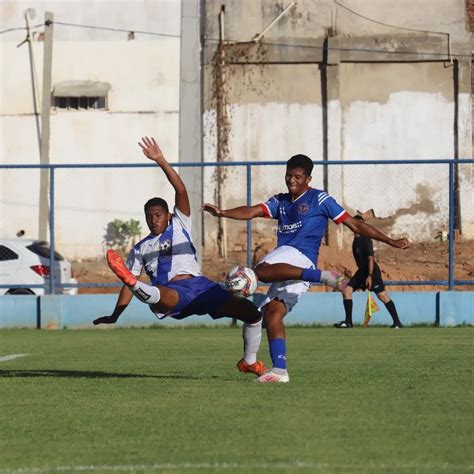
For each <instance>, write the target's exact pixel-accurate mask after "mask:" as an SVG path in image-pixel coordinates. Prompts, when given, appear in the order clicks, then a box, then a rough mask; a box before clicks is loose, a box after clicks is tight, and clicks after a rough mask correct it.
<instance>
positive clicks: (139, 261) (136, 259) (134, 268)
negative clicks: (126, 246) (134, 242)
mask: <svg viewBox="0 0 474 474" xmlns="http://www.w3.org/2000/svg"><path fill="white" fill-rule="evenodd" d="M143 264H144V262H143V256H142V254H141V253H140V250H139V249H138V248H136V247H135V246H134V247H133V248H132V250H131V251H130V253H129V254H128V258H127V263H126V265H127V268H128V269H129V270H130V271H131V272H132V273H133V274H134V275H135V276H140V274H141V273H142V269H143Z"/></svg>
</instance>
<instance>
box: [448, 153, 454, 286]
mask: <svg viewBox="0 0 474 474" xmlns="http://www.w3.org/2000/svg"><path fill="white" fill-rule="evenodd" d="M448 245H449V257H448V290H450V291H452V290H453V289H454V160H452V161H450V162H449V240H448Z"/></svg>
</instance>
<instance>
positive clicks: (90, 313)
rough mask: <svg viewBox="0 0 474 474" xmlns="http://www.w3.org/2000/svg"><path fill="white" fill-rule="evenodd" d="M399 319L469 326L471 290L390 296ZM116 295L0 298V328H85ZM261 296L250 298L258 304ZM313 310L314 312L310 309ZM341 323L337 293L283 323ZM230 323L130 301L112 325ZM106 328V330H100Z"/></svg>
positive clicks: (381, 321) (379, 316)
mask: <svg viewBox="0 0 474 474" xmlns="http://www.w3.org/2000/svg"><path fill="white" fill-rule="evenodd" d="M391 297H392V299H393V301H394V302H395V304H396V305H397V310H398V313H399V315H400V319H401V321H402V323H403V324H404V325H405V326H410V325H416V324H425V325H439V326H446V327H449V326H456V325H463V324H470V325H472V324H474V292H472V291H471V292H468V291H464V292H457V291H456V292H455V291H445V292H439V293H437V292H416V293H406V292H400V293H398V292H392V293H391ZM116 298H117V295H78V296H41V297H36V296H0V329H1V328H12V327H27V328H43V329H63V328H84V327H91V326H92V320H93V319H95V318H97V317H99V316H103V315H105V314H110V312H111V311H112V309H113V307H114V305H115V302H116ZM261 298H262V295H255V296H254V299H255V301H256V302H257V303H258V301H259V299H261ZM366 300H367V294H366V293H361V292H358V293H355V294H354V311H353V314H354V318H353V319H354V323H355V324H362V322H363V319H364V311H365V304H366ZM379 307H380V310H379V311H378V312H376V313H375V314H374V315H373V316H372V319H371V322H370V325H374V326H375V325H390V324H391V318H390V315H389V313H388V312H387V310H386V308H385V307H384V305H383V304H379ZM315 308H316V309H315ZM341 319H344V307H343V305H342V299H341V295H340V294H338V293H306V294H304V295H303V296H302V297H301V299H300V301H299V302H298V304H297V305H296V306H295V308H294V309H293V311H292V312H291V313H290V314H288V316H287V317H286V319H285V324H287V325H292V324H321V325H332V324H333V323H334V322H337V321H339V320H341ZM230 322H231V320H230V319H227V318H223V319H219V320H213V319H212V318H211V317H210V316H207V315H203V316H190V317H189V318H186V319H183V320H179V321H178V320H174V319H171V318H165V319H163V320H161V321H160V320H158V319H156V318H155V316H154V315H153V313H152V312H151V311H150V310H149V308H148V306H147V305H145V304H143V303H140V302H139V301H137V300H136V299H134V300H133V301H132V303H131V305H130V306H129V307H128V308H127V310H126V311H125V312H124V313H123V315H122V316H121V317H120V319H119V321H118V323H117V326H118V327H130V326H138V327H141V326H143V327H146V326H150V325H153V324H157V325H160V326H170V325H171V326H181V325H184V326H187V325H224V326H225V325H229V324H230ZM103 327H110V326H102V328H103Z"/></svg>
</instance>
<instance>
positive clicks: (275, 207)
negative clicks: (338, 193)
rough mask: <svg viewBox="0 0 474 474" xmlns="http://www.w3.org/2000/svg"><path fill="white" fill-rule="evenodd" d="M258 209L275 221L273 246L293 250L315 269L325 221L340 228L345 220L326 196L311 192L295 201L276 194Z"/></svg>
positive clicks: (341, 209) (327, 195)
mask: <svg viewBox="0 0 474 474" xmlns="http://www.w3.org/2000/svg"><path fill="white" fill-rule="evenodd" d="M261 206H262V209H263V211H264V212H265V217H269V218H272V219H277V220H278V232H277V237H278V242H277V246H278V247H281V246H283V245H289V246H291V247H295V248H296V249H298V250H299V251H300V252H301V253H302V254H304V255H306V256H307V257H308V258H309V259H310V260H311V261H312V262H313V263H314V264H315V265H316V264H317V261H318V254H319V247H320V246H321V240H322V238H323V236H324V233H325V231H326V227H327V223H328V219H332V220H333V221H334V222H335V223H336V224H340V223H341V222H344V221H345V220H346V219H347V217H349V214H348V213H347V212H346V211H345V210H344V209H343V208H342V207H341V206H340V205H339V204H338V203H337V202H336V201H335V200H334V199H333V198H332V197H331V196H329V194H328V193H326V192H325V191H321V190H319V189H313V188H309V189H308V191H306V192H305V193H304V194H302V195H301V196H300V197H299V198H297V199H296V200H295V201H293V200H292V198H291V195H290V194H289V193H281V194H276V195H275V196H273V197H272V198H270V199H269V200H268V201H267V202H265V203H262V204H261Z"/></svg>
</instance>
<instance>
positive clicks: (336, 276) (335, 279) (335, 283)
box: [321, 271, 349, 291]
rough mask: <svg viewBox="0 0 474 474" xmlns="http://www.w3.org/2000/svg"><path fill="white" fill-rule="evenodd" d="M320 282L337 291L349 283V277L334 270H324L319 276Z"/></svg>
mask: <svg viewBox="0 0 474 474" xmlns="http://www.w3.org/2000/svg"><path fill="white" fill-rule="evenodd" d="M321 283H324V284H325V285H327V286H330V287H331V288H334V289H336V290H337V291H342V290H344V288H345V287H346V286H347V284H348V283H349V278H347V277H346V276H345V275H344V274H343V273H340V272H336V271H335V272H324V273H323V274H322V276H321Z"/></svg>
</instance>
